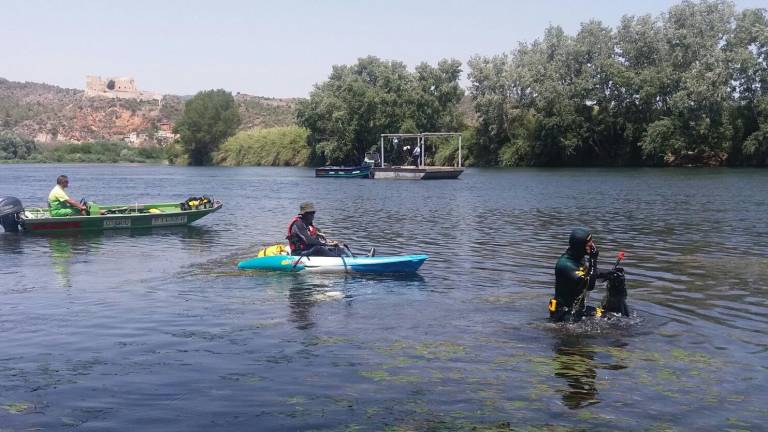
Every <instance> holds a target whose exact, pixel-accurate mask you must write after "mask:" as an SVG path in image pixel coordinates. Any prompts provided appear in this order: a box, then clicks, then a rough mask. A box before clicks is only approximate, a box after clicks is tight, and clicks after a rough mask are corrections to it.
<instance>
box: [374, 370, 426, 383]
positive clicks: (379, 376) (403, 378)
mask: <svg viewBox="0 0 768 432" xmlns="http://www.w3.org/2000/svg"><path fill="white" fill-rule="evenodd" d="M360 375H362V376H364V377H366V378H370V379H372V380H374V381H376V382H390V383H397V384H405V383H419V382H424V381H427V378H424V377H420V376H415V375H393V374H390V373H389V372H387V371H365V372H360Z"/></svg>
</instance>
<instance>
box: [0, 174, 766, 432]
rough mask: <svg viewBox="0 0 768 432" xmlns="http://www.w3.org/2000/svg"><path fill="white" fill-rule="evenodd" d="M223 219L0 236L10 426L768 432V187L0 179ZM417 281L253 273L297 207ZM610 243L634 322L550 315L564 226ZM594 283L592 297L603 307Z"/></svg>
mask: <svg viewBox="0 0 768 432" xmlns="http://www.w3.org/2000/svg"><path fill="white" fill-rule="evenodd" d="M62 173H64V174H68V175H69V177H70V189H69V191H70V195H71V196H73V197H77V198H78V199H79V198H80V197H85V198H87V199H88V200H91V201H95V202H97V203H102V204H123V203H133V202H158V201H182V200H184V199H186V198H187V197H189V196H198V195H201V194H207V195H211V196H214V197H215V198H216V199H220V200H222V201H223V202H224V208H223V209H222V210H221V211H219V212H217V213H214V214H212V215H209V216H207V217H205V218H204V219H202V220H200V221H198V222H196V223H195V224H194V225H192V226H190V227H181V228H165V229H154V230H148V231H133V232H105V233H97V234H81V235H74V236H73V235H69V236H62V235H58V236H51V235H48V236H32V235H26V234H10V233H0V299H1V300H0V332H2V337H0V429H2V430H3V431H9V430H11V431H22V430H24V431H26V430H32V429H34V430H38V429H36V428H39V430H72V429H76V430H78V431H113V430H114V431H118V430H121V431H123V430H141V431H198V430H199V431H230V430H291V431H292V430H377V431H378V430H391V431H406V430H441V431H442V430H506V429H508V428H511V429H515V430H517V429H526V430H540V429H541V430H569V429H579V430H581V429H584V430H616V429H624V430H660V429H664V430H726V429H732V430H760V429H763V430H764V428H765V425H766V421H768V378H767V376H768V374H766V372H767V371H766V369H767V368H768V337H766V333H767V330H766V329H768V325H767V324H768V291H767V288H768V223H766V222H767V220H768V218H767V217H766V214H768V200H767V199H766V198H768V171H766V170H751V169H744V170H731V169H515V170H480V169H469V170H467V171H466V172H465V173H464V174H463V175H462V177H461V179H459V180H447V181H432V182H429V181H385V180H356V179H315V178H314V177H313V172H312V170H310V169H301V168H192V167H172V166H153V165H0V195H12V196H16V197H18V198H20V199H21V200H22V201H23V203H24V204H25V205H27V206H39V205H41V204H42V203H43V202H44V200H45V197H46V196H47V193H48V191H49V190H50V188H51V187H52V186H53V185H54V182H55V178H56V176H57V175H58V174H62ZM305 200H312V201H313V202H314V203H315V206H316V207H317V209H318V212H317V216H316V223H317V225H318V226H320V227H321V228H322V229H323V230H324V231H325V232H326V233H328V234H329V237H333V238H336V239H340V240H345V241H346V242H347V243H348V244H350V245H351V246H352V248H353V250H354V251H356V252H361V253H364V252H367V250H368V248H370V247H374V246H375V247H376V248H377V254H378V255H386V254H410V253H426V254H428V255H429V256H430V258H429V260H428V261H427V262H426V263H425V264H424V266H423V267H422V268H421V270H420V271H419V272H418V274H416V275H411V276H391V275H384V276H359V275H355V276H349V275H347V276H345V275H314V274H302V273H297V274H288V273H248V272H241V271H238V270H237V269H236V268H235V265H236V263H237V262H238V261H239V260H241V259H244V258H248V257H251V256H253V255H254V254H255V252H256V250H257V249H258V248H259V247H261V246H263V245H267V244H270V243H274V242H278V241H281V240H282V239H283V236H284V235H285V229H286V225H287V223H288V221H289V220H290V218H291V217H292V216H293V215H294V214H295V213H296V211H297V209H298V205H299V203H300V202H301V201H305ZM576 226H586V227H589V228H591V229H592V230H593V233H594V236H595V238H596V240H597V242H598V244H599V246H600V248H601V261H602V262H603V263H604V264H603V265H604V266H607V265H609V263H611V262H612V261H613V257H614V256H615V254H616V253H617V252H618V251H625V252H626V260H625V262H624V268H625V269H626V275H627V286H628V289H629V301H628V302H629V305H630V308H631V309H632V311H633V316H632V317H631V318H629V319H621V320H614V321H612V322H608V323H584V324H578V325H571V326H558V325H554V324H550V323H548V322H547V320H546V317H547V309H546V305H547V301H548V298H549V296H550V295H551V294H552V292H553V267H554V263H555V261H556V260H557V258H558V257H559V255H560V254H561V253H562V252H563V251H564V249H565V248H566V246H567V241H568V234H569V232H570V230H571V228H573V227H576ZM603 292H604V289H603V288H601V287H598V288H597V290H596V291H595V292H593V293H592V294H591V295H590V301H591V302H593V303H594V302H597V301H598V300H599V297H600V296H601V295H602V293H603Z"/></svg>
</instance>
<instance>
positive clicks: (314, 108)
mask: <svg viewBox="0 0 768 432" xmlns="http://www.w3.org/2000/svg"><path fill="white" fill-rule="evenodd" d="M460 66H461V64H460V63H459V62H458V61H457V60H443V61H441V62H440V63H439V64H438V66H437V68H433V67H431V66H429V65H426V64H422V65H419V67H418V68H417V71H416V72H415V73H412V72H409V71H408V69H407V67H406V66H405V64H403V63H402V62H399V61H386V60H381V59H379V58H377V57H372V56H369V57H365V58H361V59H359V60H358V61H357V63H356V64H354V65H351V66H348V65H342V66H333V69H332V71H331V75H330V76H329V78H328V80H327V81H324V82H323V83H320V84H317V85H316V86H315V88H314V90H313V91H312V92H311V93H310V97H309V99H306V100H302V101H300V102H299V104H298V108H297V114H296V118H297V122H298V124H299V125H300V126H303V127H305V128H307V129H308V130H309V131H310V137H309V140H310V143H311V144H312V153H313V156H312V159H313V160H314V162H315V163H345V164H355V163H359V162H360V160H361V159H362V157H363V154H364V153H365V152H366V151H367V150H369V149H370V148H371V147H373V146H375V145H376V143H378V141H379V135H380V134H382V133H387V132H405V131H408V132H412V131H414V129H416V130H417V131H418V130H421V131H424V130H425V129H422V128H435V129H438V130H445V129H451V128H453V127H455V126H456V119H457V115H456V106H457V105H458V102H459V101H460V100H461V96H462V95H463V92H462V90H461V88H460V87H459V85H458V77H459V75H460V73H461V69H460Z"/></svg>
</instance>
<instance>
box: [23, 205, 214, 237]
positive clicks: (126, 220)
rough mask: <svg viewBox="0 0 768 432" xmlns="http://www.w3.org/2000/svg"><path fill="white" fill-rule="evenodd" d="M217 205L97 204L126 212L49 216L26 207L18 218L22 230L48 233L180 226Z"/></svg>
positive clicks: (106, 208)
mask: <svg viewBox="0 0 768 432" xmlns="http://www.w3.org/2000/svg"><path fill="white" fill-rule="evenodd" d="M221 207H222V203H221V202H216V203H214V205H213V206H212V207H209V208H200V209H192V210H181V208H180V205H179V203H158V204H135V205H128V206H101V207H100V210H104V211H110V210H112V211H115V210H116V209H118V210H122V209H126V210H125V211H126V213H118V214H106V215H93V216H68V217H50V215H48V213H47V210H45V209H37V210H35V209H30V210H29V211H27V212H25V216H24V217H22V218H21V227H22V229H23V230H24V231H25V232H31V233H49V232H66V231H99V230H112V229H140V228H157V227H167V226H181V225H188V224H191V223H192V222H195V221H197V220H198V219H200V218H202V217H204V216H206V215H208V214H210V213H214V212H216V211H218V210H219V209H220V208H221ZM149 209H156V210H157V211H158V213H148V211H149Z"/></svg>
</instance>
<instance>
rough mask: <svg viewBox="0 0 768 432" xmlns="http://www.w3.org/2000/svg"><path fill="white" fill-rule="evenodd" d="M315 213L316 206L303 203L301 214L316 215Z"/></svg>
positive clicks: (300, 207)
mask: <svg viewBox="0 0 768 432" xmlns="http://www.w3.org/2000/svg"><path fill="white" fill-rule="evenodd" d="M314 212H315V205H314V204H312V203H311V202H303V203H301V205H300V206H299V214H304V213H314Z"/></svg>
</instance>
